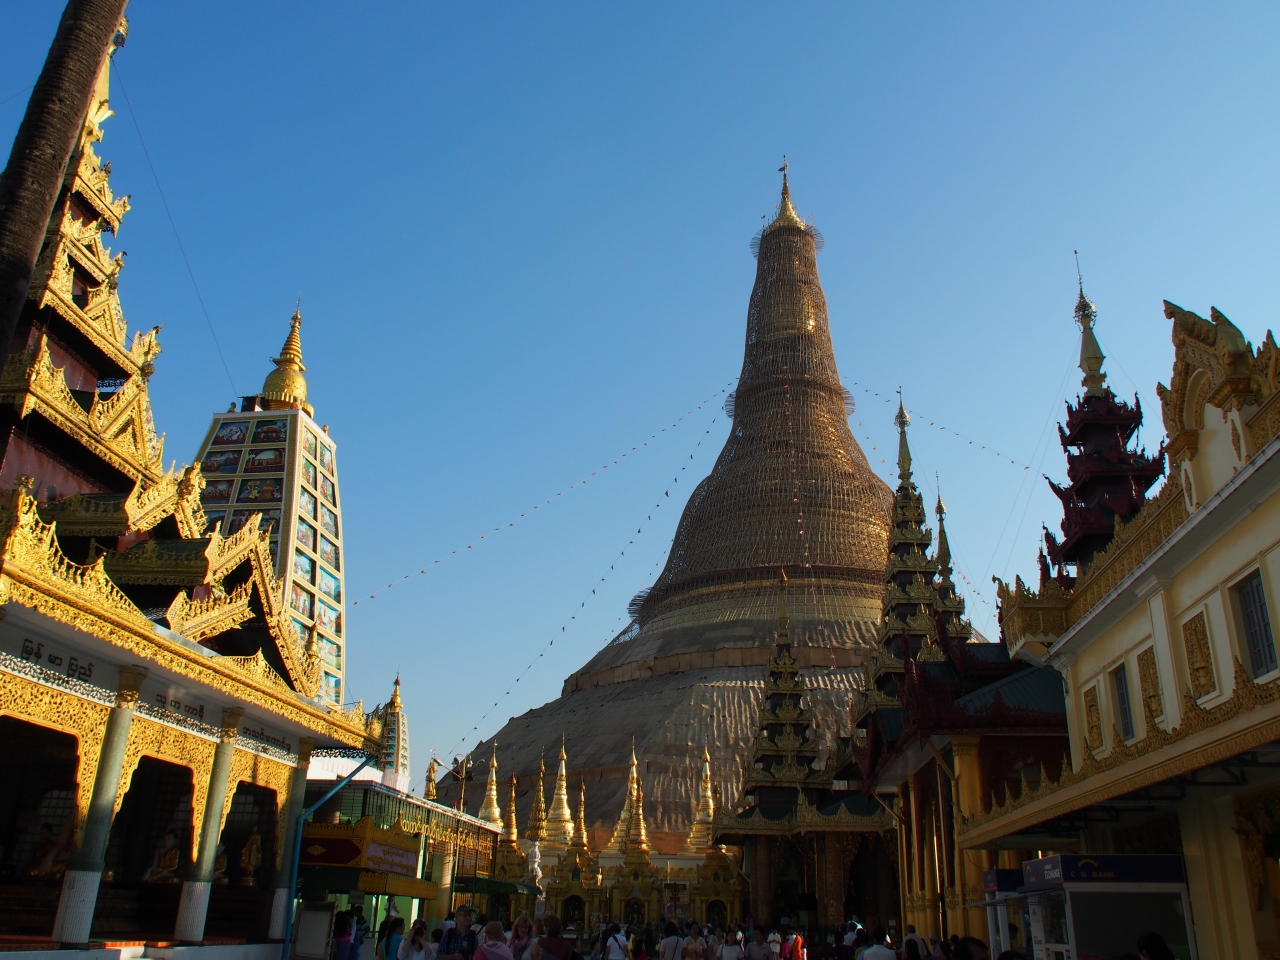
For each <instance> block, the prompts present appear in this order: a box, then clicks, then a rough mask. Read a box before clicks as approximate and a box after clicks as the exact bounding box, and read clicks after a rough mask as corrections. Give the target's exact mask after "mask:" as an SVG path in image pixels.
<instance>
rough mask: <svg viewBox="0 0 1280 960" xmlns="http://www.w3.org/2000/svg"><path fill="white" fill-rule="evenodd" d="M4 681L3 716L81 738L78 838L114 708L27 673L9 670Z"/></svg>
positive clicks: (0, 694)
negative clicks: (38, 679)
mask: <svg viewBox="0 0 1280 960" xmlns="http://www.w3.org/2000/svg"><path fill="white" fill-rule="evenodd" d="M3 676H4V682H3V683H0V716H9V717H16V718H17V719H19V720H25V721H27V722H29V723H34V724H38V725H39V726H42V727H49V728H51V729H54V730H61V731H63V732H64V733H69V734H71V735H72V736H74V737H75V738H76V740H77V749H78V751H79V753H80V764H79V767H78V768H77V770H76V842H77V843H79V842H80V838H81V836H82V834H83V833H84V821H85V817H86V816H87V815H88V812H89V800H90V799H91V798H92V796H93V781H94V778H95V777H96V776H97V774H98V760H99V758H100V756H101V754H102V740H103V737H104V736H105V734H106V728H107V717H108V716H109V715H110V712H111V708H110V707H108V706H106V705H105V704H101V703H94V702H93V701H92V700H85V699H82V698H81V697H77V696H76V695H75V694H73V693H68V692H67V691H65V690H58V689H57V688H55V687H47V686H45V685H44V684H42V683H36V682H35V681H34V680H30V679H28V678H26V677H19V676H14V675H13V674H9V673H6V674H4V675H3Z"/></svg>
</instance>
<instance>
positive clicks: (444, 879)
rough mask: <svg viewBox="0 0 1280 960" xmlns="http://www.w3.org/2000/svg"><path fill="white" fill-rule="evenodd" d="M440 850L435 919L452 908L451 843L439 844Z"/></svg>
mask: <svg viewBox="0 0 1280 960" xmlns="http://www.w3.org/2000/svg"><path fill="white" fill-rule="evenodd" d="M440 851H441V852H440V895H439V897H437V898H436V909H435V919H436V920H443V919H444V918H445V917H447V916H448V915H449V911H450V910H452V909H453V844H452V843H442V844H440Z"/></svg>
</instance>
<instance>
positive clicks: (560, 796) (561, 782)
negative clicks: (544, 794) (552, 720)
mask: <svg viewBox="0 0 1280 960" xmlns="http://www.w3.org/2000/svg"><path fill="white" fill-rule="evenodd" d="M567 764H568V758H567V757H566V756H565V752H564V737H563V736H561V738H560V759H559V763H558V764H557V766H556V785H555V790H554V792H553V793H552V796H551V810H550V812H549V813H548V814H547V835H546V846H547V847H548V849H552V850H554V849H556V848H564V847H567V846H569V844H570V842H571V841H572V840H573V813H572V812H571V811H570V810H569V776H568V769H567Z"/></svg>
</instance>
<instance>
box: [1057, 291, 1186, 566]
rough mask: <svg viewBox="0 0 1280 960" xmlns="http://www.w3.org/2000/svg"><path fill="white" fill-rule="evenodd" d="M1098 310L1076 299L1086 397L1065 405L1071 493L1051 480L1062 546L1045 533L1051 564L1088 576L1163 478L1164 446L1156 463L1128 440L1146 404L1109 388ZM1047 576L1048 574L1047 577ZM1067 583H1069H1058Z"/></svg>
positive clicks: (1061, 430)
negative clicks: (1121, 397) (1058, 502)
mask: <svg viewBox="0 0 1280 960" xmlns="http://www.w3.org/2000/svg"><path fill="white" fill-rule="evenodd" d="M1097 316H1098V314H1097V310H1095V309H1094V306H1093V304H1092V303H1091V302H1090V300H1089V298H1088V297H1086V296H1085V295H1084V287H1083V285H1082V286H1081V287H1080V295H1079V298H1078V299H1077V301H1076V308H1075V319H1076V322H1077V323H1078V324H1079V325H1080V370H1081V371H1082V372H1083V373H1084V379H1083V380H1081V386H1083V387H1084V388H1085V390H1084V395H1083V396H1081V397H1078V398H1077V399H1076V403H1075V405H1074V406H1073V405H1072V404H1070V403H1068V404H1067V422H1066V426H1065V427H1064V426H1063V425H1061V424H1059V426H1058V437H1059V439H1060V440H1061V442H1062V449H1063V451H1064V452H1065V453H1066V454H1067V480H1068V483H1067V485H1066V486H1065V487H1063V486H1059V485H1058V484H1056V483H1054V482H1053V481H1052V480H1050V481H1049V486H1050V488H1051V489H1052V490H1053V492H1054V493H1055V494H1056V495H1057V497H1058V499H1059V500H1061V501H1062V512H1063V518H1062V525H1061V526H1062V540H1061V541H1059V540H1058V539H1057V537H1055V536H1054V535H1053V534H1051V533H1049V531H1047V530H1046V531H1045V535H1044V539H1045V544H1046V546H1047V547H1048V554H1049V557H1048V559H1049V561H1050V562H1052V563H1053V564H1054V565H1055V566H1057V567H1058V572H1059V574H1060V575H1062V574H1065V571H1064V570H1063V568H1064V567H1074V568H1075V569H1076V570H1077V571H1080V572H1083V571H1084V569H1085V568H1086V567H1087V566H1088V564H1089V561H1090V560H1091V559H1092V558H1093V556H1094V554H1096V553H1097V552H1098V551H1099V550H1101V549H1102V548H1103V547H1105V546H1106V545H1107V544H1108V543H1110V542H1111V538H1112V537H1113V536H1114V535H1115V530H1116V524H1117V523H1122V522H1124V521H1126V520H1128V519H1130V518H1131V517H1133V516H1135V515H1136V514H1137V513H1138V511H1140V510H1141V509H1142V505H1143V504H1144V503H1145V502H1146V495H1147V491H1148V490H1149V489H1150V488H1151V485H1152V484H1154V483H1155V482H1156V480H1158V479H1159V478H1160V477H1161V476H1163V475H1164V448H1163V446H1162V447H1161V449H1160V450H1159V452H1158V453H1157V454H1156V456H1154V457H1150V456H1147V454H1146V451H1144V450H1131V449H1129V441H1130V440H1131V439H1132V438H1133V435H1134V432H1135V431H1136V430H1137V429H1138V427H1139V426H1141V424H1142V405H1141V403H1140V402H1139V400H1138V398H1137V397H1134V401H1133V405H1132V406H1131V405H1129V404H1127V403H1124V402H1123V401H1121V400H1117V399H1116V396H1115V394H1114V393H1112V391H1111V388H1110V387H1108V386H1107V385H1106V379H1107V375H1106V374H1105V373H1104V372H1103V370H1102V363H1103V361H1104V360H1105V359H1106V357H1105V356H1104V355H1103V353H1102V347H1101V346H1100V345H1099V344H1098V338H1097V336H1096V335H1095V334H1094V332H1093V325H1094V323H1095V322H1096V321H1097ZM1042 575H1043V571H1042ZM1060 582H1061V583H1062V585H1064V586H1066V585H1069V583H1070V581H1069V580H1065V581H1060Z"/></svg>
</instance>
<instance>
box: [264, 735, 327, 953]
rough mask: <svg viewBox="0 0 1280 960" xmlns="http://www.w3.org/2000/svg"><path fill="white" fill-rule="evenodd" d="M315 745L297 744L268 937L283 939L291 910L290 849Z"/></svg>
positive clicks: (310, 743) (308, 740)
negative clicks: (296, 759) (295, 762)
mask: <svg viewBox="0 0 1280 960" xmlns="http://www.w3.org/2000/svg"><path fill="white" fill-rule="evenodd" d="M315 746H316V742H315V741H314V740H310V739H307V738H305V737H304V738H303V739H301V740H299V741H298V765H297V766H296V767H295V768H294V770H293V782H292V783H291V784H290V785H289V806H288V809H287V810H286V812H285V818H284V829H283V830H281V831H280V851H279V854H278V857H279V860H280V869H279V870H277V871H276V896H275V899H274V900H273V901H272V902H271V926H270V927H269V928H268V932H267V937H268V938H269V939H271V940H283V939H284V923H285V918H286V916H287V915H288V913H289V912H290V911H291V910H292V909H293V898H294V891H293V890H290V889H289V882H290V880H291V879H292V878H293V848H294V847H295V846H296V845H297V830H298V818H299V817H300V816H302V811H303V810H304V809H305V808H304V807H303V804H304V803H305V802H306V796H307V770H308V769H309V768H310V765H311V751H312V750H314V749H315Z"/></svg>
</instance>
